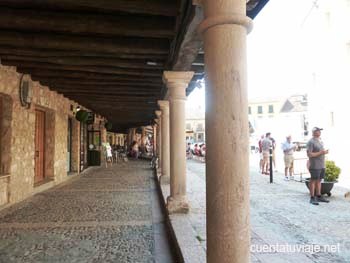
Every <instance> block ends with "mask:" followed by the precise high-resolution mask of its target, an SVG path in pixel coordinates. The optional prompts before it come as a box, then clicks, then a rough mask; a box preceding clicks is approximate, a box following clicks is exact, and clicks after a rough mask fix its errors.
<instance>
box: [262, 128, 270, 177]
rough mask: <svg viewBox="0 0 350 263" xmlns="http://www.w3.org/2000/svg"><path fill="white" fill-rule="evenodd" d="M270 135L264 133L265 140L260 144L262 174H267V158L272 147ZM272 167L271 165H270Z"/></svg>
mask: <svg viewBox="0 0 350 263" xmlns="http://www.w3.org/2000/svg"><path fill="white" fill-rule="evenodd" d="M270 136H271V133H269V132H268V133H266V136H265V139H264V140H263V141H262V143H261V147H262V153H263V164H262V171H261V173H262V174H270V173H269V157H270V147H271V146H272V141H271V139H270ZM270 165H272V164H270Z"/></svg>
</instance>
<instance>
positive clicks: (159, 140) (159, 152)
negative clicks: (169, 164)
mask: <svg viewBox="0 0 350 263" xmlns="http://www.w3.org/2000/svg"><path fill="white" fill-rule="evenodd" d="M155 113H156V116H157V156H158V170H159V171H162V118H161V116H162V111H160V110H157V111H156V112H155ZM160 175H161V172H160Z"/></svg>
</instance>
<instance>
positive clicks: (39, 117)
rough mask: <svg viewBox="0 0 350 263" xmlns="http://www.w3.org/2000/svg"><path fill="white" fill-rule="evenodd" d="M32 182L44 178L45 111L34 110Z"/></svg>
mask: <svg viewBox="0 0 350 263" xmlns="http://www.w3.org/2000/svg"><path fill="white" fill-rule="evenodd" d="M34 155H35V157H34V158H35V166H34V183H39V182H42V181H43V180H44V179H45V159H44V158H45V112H44V111H41V110H35V153H34Z"/></svg>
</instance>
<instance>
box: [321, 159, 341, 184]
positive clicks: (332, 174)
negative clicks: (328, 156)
mask: <svg viewBox="0 0 350 263" xmlns="http://www.w3.org/2000/svg"><path fill="white" fill-rule="evenodd" d="M340 172H341V169H340V168H339V167H338V166H336V165H335V163H334V161H326V175H325V178H324V180H325V181H327V182H334V181H336V180H337V179H338V178H339V174H340Z"/></svg>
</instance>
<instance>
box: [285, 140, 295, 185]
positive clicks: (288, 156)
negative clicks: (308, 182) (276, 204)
mask: <svg viewBox="0 0 350 263" xmlns="http://www.w3.org/2000/svg"><path fill="white" fill-rule="evenodd" d="M296 149H297V145H295V144H293V143H292V136H290V135H289V136H287V140H286V141H285V142H284V143H283V144H282V150H283V153H284V167H285V168H284V175H285V178H284V179H285V180H286V181H288V180H289V179H290V178H292V177H293V162H294V156H293V153H294V151H295V150H296ZM288 170H289V176H290V177H288Z"/></svg>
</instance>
